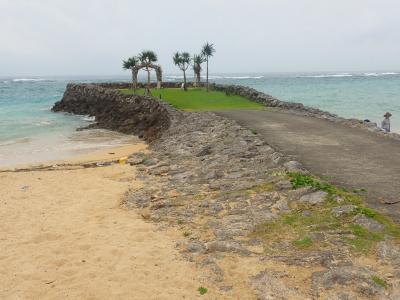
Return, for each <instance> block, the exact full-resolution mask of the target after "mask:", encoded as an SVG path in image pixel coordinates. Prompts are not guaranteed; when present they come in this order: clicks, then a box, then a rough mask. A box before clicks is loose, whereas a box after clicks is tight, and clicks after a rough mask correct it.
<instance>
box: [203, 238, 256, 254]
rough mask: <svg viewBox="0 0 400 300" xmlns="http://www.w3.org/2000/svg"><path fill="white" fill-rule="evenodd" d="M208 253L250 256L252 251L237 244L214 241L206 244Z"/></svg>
mask: <svg viewBox="0 0 400 300" xmlns="http://www.w3.org/2000/svg"><path fill="white" fill-rule="evenodd" d="M206 248H207V252H208V253H213V252H234V253H238V254H241V255H250V251H249V250H247V249H245V248H243V247H242V246H240V245H239V243H237V242H228V241H213V242H209V243H207V244H206Z"/></svg>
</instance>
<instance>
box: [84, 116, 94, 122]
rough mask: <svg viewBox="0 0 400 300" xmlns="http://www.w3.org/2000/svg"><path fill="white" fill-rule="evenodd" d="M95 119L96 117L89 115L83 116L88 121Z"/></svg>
mask: <svg viewBox="0 0 400 300" xmlns="http://www.w3.org/2000/svg"><path fill="white" fill-rule="evenodd" d="M95 119H96V117H89V116H85V117H83V120H84V121H87V122H94V120H95Z"/></svg>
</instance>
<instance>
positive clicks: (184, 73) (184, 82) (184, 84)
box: [183, 70, 187, 91]
mask: <svg viewBox="0 0 400 300" xmlns="http://www.w3.org/2000/svg"><path fill="white" fill-rule="evenodd" d="M183 90H184V91H187V87H186V71H185V70H183Z"/></svg>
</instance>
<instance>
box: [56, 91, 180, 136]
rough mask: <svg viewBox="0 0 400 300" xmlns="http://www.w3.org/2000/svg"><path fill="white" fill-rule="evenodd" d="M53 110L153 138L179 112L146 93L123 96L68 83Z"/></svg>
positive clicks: (96, 124) (167, 125) (113, 128)
mask: <svg viewBox="0 0 400 300" xmlns="http://www.w3.org/2000/svg"><path fill="white" fill-rule="evenodd" d="M52 110H53V111H54V112H61V111H62V112H68V113H73V114H78V115H89V116H94V117H95V122H96V123H95V124H92V125H90V126H89V127H90V128H95V127H99V128H106V129H110V130H115V131H119V132H122V133H126V134H134V135H137V136H139V137H141V138H144V139H146V140H153V139H155V138H156V137H158V136H159V135H160V134H161V132H162V131H163V130H165V129H167V128H168V127H169V126H170V125H171V121H172V119H173V118H177V117H178V115H179V112H178V111H176V110H175V109H172V108H171V107H170V106H169V105H168V104H166V103H163V102H159V101H157V100H156V99H154V98H153V97H147V96H143V95H123V94H121V93H119V92H118V91H114V90H112V89H108V88H103V87H102V86H101V85H95V84H68V85H67V88H66V90H65V93H64V96H63V98H62V99H61V101H59V102H57V103H55V104H54V107H53V108H52Z"/></svg>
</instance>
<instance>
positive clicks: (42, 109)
mask: <svg viewBox="0 0 400 300" xmlns="http://www.w3.org/2000/svg"><path fill="white" fill-rule="evenodd" d="M39 110H41V111H49V110H51V106H50V107H42V108H39Z"/></svg>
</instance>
